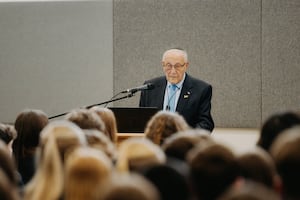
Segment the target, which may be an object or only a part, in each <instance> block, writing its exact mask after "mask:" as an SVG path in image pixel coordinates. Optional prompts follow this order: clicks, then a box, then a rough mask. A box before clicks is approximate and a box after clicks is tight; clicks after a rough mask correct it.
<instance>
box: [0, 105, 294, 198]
mask: <svg viewBox="0 0 300 200" xmlns="http://www.w3.org/2000/svg"><path fill="white" fill-rule="evenodd" d="M117 132H118V130H117V123H116V119H115V116H114V114H113V112H112V111H111V110H110V109H108V108H102V107H93V108H91V109H76V110H73V111H71V112H70V113H68V114H67V115H66V116H65V117H64V119H56V120H51V121H49V120H48V116H47V114H45V113H44V112H43V111H41V110H24V111H22V112H21V113H20V114H19V115H18V116H17V117H16V120H15V123H14V125H9V124H0V199H1V200H21V199H24V200H237V199H251V200H252V199H253V200H265V199H266V200H269V199H270V200H276V199H278V200H279V199H284V200H296V199H300V190H299V189H298V188H299V185H300V170H299V169H300V116H299V114H298V113H294V112H285V113H278V114H274V115H272V116H270V117H269V118H268V119H267V120H266V121H265V122H264V124H263V126H262V128H261V130H260V136H259V140H258V141H257V145H256V146H255V145H254V146H253V148H252V149H249V151H247V152H236V151H233V150H232V148H231V147H230V146H228V145H225V144H222V143H221V142H220V141H216V140H215V139H214V138H213V137H212V136H211V134H210V132H208V131H206V130H201V129H192V128H190V127H189V126H188V124H187V123H186V122H185V120H184V118H183V117H182V116H180V115H179V114H178V113H173V112H169V111H159V112H157V113H156V114H155V115H154V116H153V117H152V118H151V119H150V120H149V122H148V124H147V126H146V127H145V132H144V137H138V138H128V139H126V140H124V141H122V142H121V143H118V140H117Z"/></svg>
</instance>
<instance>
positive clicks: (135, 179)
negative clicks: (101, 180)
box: [100, 173, 162, 200]
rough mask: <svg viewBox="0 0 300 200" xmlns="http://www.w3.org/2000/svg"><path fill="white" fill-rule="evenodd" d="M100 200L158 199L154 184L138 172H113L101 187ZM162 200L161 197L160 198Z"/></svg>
mask: <svg viewBox="0 0 300 200" xmlns="http://www.w3.org/2000/svg"><path fill="white" fill-rule="evenodd" d="M100 199H101V200H160V196H159V193H158V191H157V189H156V188H155V186H153V184H151V183H150V181H148V180H147V179H146V178H144V177H143V176H141V175H139V174H135V173H130V174H123V173H122V174H114V176H112V177H111V180H110V181H109V182H108V183H107V184H106V187H103V188H102V196H101V198H100ZM161 200H162V199H161Z"/></svg>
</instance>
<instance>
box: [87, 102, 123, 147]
mask: <svg viewBox="0 0 300 200" xmlns="http://www.w3.org/2000/svg"><path fill="white" fill-rule="evenodd" d="M91 110H92V111H94V112H96V113H97V115H98V116H99V117H100V118H101V119H102V121H103V122H104V124H105V132H104V133H105V134H106V135H107V136H108V137H109V139H110V140H111V141H112V142H113V143H116V142H117V132H118V130H117V121H116V117H115V114H114V113H113V111H112V110H110V109H108V108H103V107H98V106H95V107H92V108H91Z"/></svg>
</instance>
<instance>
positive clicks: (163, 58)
mask: <svg viewBox="0 0 300 200" xmlns="http://www.w3.org/2000/svg"><path fill="white" fill-rule="evenodd" d="M174 50H175V51H179V52H181V53H182V54H183V58H184V61H185V62H188V55H187V52H186V50H184V49H181V48H172V49H169V50H167V51H165V52H164V54H163V56H162V61H164V60H165V57H166V54H167V53H168V52H169V51H174Z"/></svg>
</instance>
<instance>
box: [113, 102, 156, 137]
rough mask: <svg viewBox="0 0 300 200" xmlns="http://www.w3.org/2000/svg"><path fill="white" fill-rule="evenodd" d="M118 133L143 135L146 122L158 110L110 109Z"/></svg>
mask: <svg viewBox="0 0 300 200" xmlns="http://www.w3.org/2000/svg"><path fill="white" fill-rule="evenodd" d="M109 109H111V110H112V111H113V112H114V114H115V117H116V121H117V127H118V132H119V133H144V130H145V127H146V125H147V122H148V121H149V120H150V118H151V117H152V116H153V115H155V113H157V111H158V110H159V109H158V108H155V107H110V108H109Z"/></svg>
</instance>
